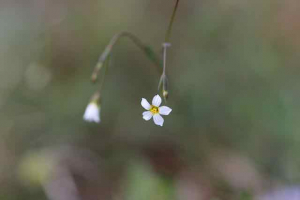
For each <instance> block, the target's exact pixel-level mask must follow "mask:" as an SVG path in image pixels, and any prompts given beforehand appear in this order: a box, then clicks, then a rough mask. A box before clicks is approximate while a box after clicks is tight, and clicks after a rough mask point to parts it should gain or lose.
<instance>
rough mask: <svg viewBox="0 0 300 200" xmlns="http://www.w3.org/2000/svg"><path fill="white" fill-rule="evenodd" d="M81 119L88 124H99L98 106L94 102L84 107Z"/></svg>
mask: <svg viewBox="0 0 300 200" xmlns="http://www.w3.org/2000/svg"><path fill="white" fill-rule="evenodd" d="M83 119H84V120H85V121H88V122H96V123H99V122H100V106H99V105H98V104H97V103H96V102H91V103H89V105H88V106H87V107H86V109H85V112H84V115H83Z"/></svg>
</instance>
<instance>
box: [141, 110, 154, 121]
mask: <svg viewBox="0 0 300 200" xmlns="http://www.w3.org/2000/svg"><path fill="white" fill-rule="evenodd" d="M152 116H153V115H152V112H150V111H145V112H143V119H144V120H146V121H148V120H150V119H151V118H152Z"/></svg>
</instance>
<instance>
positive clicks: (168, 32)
mask: <svg viewBox="0 0 300 200" xmlns="http://www.w3.org/2000/svg"><path fill="white" fill-rule="evenodd" d="M178 4H179V0H176V4H175V7H174V10H173V13H172V16H171V20H170V23H169V26H168V29H167V32H166V36H165V43H168V42H169V40H170V37H171V32H172V26H173V23H174V20H175V15H176V11H177V8H178Z"/></svg>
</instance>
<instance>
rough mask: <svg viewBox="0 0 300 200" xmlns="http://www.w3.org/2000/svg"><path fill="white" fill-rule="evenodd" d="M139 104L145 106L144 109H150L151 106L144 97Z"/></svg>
mask: <svg viewBox="0 0 300 200" xmlns="http://www.w3.org/2000/svg"><path fill="white" fill-rule="evenodd" d="M141 105H142V106H143V108H145V109H146V110H150V108H151V105H150V104H149V103H148V101H147V100H146V99H144V98H142V101H141Z"/></svg>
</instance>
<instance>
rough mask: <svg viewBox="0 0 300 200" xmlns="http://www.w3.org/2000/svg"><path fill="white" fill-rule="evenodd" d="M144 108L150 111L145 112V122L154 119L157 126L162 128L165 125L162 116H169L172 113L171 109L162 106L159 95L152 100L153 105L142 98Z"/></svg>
mask: <svg viewBox="0 0 300 200" xmlns="http://www.w3.org/2000/svg"><path fill="white" fill-rule="evenodd" d="M141 104H142V106H143V108H145V109H146V110H148V111H145V112H143V118H144V120H146V121H148V120H150V119H151V118H152V117H153V121H154V123H155V124H156V125H159V126H162V125H163V124H164V119H163V118H162V117H161V116H160V115H169V114H170V112H171V111H172V109H171V108H169V107H167V106H161V107H159V106H160V104H161V98H160V96H159V95H155V96H154V97H153V99H152V105H150V104H149V103H148V101H147V100H146V99H144V98H142V102H141Z"/></svg>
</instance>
